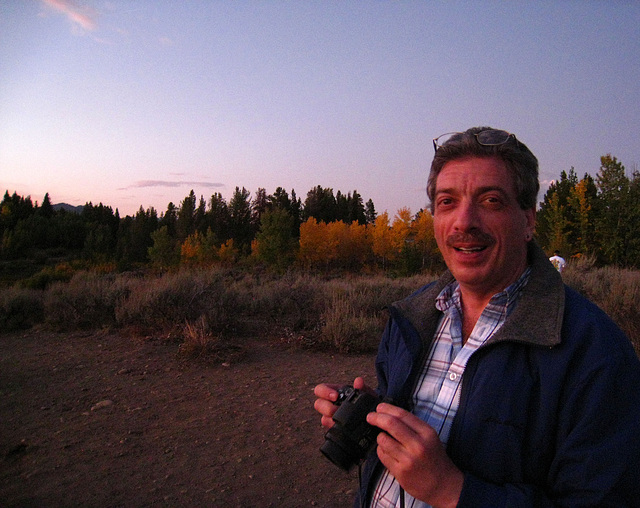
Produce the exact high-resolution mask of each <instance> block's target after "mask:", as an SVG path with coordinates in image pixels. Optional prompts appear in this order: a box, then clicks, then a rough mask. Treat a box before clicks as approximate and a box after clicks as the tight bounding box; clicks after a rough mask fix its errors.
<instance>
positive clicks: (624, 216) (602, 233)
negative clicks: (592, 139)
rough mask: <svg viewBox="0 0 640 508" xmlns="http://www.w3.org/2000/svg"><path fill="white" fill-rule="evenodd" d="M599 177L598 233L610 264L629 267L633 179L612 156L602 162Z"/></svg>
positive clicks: (609, 155) (604, 157) (606, 157)
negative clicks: (630, 207)
mask: <svg viewBox="0 0 640 508" xmlns="http://www.w3.org/2000/svg"><path fill="white" fill-rule="evenodd" d="M600 163H601V164H600V170H599V171H598V174H597V176H596V184H597V186H598V190H599V191H600V192H599V200H600V205H601V209H600V217H599V220H598V221H597V223H596V228H597V229H596V233H597V235H598V237H599V240H600V245H601V247H602V252H603V254H604V257H605V260H606V261H607V262H608V263H613V264H616V265H619V266H623V265H625V264H626V259H625V254H626V250H627V243H628V240H629V226H630V225H629V224H628V215H629V214H628V212H629V209H628V205H629V202H628V201H629V186H630V184H629V179H628V178H627V176H626V174H625V169H624V166H623V165H622V163H621V162H619V161H618V160H617V159H616V158H615V157H612V156H611V154H607V155H605V156H603V157H601V158H600Z"/></svg>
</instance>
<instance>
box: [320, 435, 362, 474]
mask: <svg viewBox="0 0 640 508" xmlns="http://www.w3.org/2000/svg"><path fill="white" fill-rule="evenodd" d="M320 451H321V452H322V453H323V454H324V456H325V457H327V458H328V459H329V460H330V461H331V462H333V463H334V464H335V465H336V466H338V467H339V468H340V469H344V470H345V471H349V470H350V469H351V467H352V466H353V465H354V464H355V463H356V462H357V460H358V458H357V457H355V458H354V457H353V455H351V454H350V453H348V452H347V451H346V450H345V449H344V448H342V446H340V445H339V444H338V443H336V442H335V441H332V440H331V439H326V440H325V442H324V444H323V445H322V447H321V448H320Z"/></svg>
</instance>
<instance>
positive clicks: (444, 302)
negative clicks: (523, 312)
mask: <svg viewBox="0 0 640 508" xmlns="http://www.w3.org/2000/svg"><path fill="white" fill-rule="evenodd" d="M530 274H531V267H530V266H527V268H526V269H525V271H524V272H522V274H521V275H520V277H518V279H517V280H516V281H515V282H514V283H512V284H510V285H509V286H507V287H506V288H505V289H504V290H503V291H500V292H499V293H496V294H495V295H493V296H492V297H491V300H489V305H495V306H506V307H507V308H510V307H512V305H513V303H514V302H515V301H516V300H517V299H518V296H520V293H521V292H522V289H523V288H524V287H525V286H526V285H527V282H529V275H530ZM435 305H436V308H437V309H438V310H439V311H441V312H446V311H447V310H448V309H450V308H451V306H452V305H455V306H456V307H457V308H458V309H461V304H460V284H459V283H458V281H457V280H453V281H451V282H450V283H449V284H447V285H446V286H445V287H444V288H443V289H442V291H440V293H439V294H438V296H437V298H436V302H435Z"/></svg>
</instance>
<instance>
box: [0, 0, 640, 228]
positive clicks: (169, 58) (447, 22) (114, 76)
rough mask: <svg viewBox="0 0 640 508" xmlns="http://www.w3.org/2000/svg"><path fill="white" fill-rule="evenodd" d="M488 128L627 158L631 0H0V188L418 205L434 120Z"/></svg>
mask: <svg viewBox="0 0 640 508" xmlns="http://www.w3.org/2000/svg"><path fill="white" fill-rule="evenodd" d="M476 125H490V126H493V127H497V128H502V129H505V130H508V131H510V132H513V133H515V134H516V136H517V137H518V139H520V140H521V141H523V142H524V143H526V144H527V145H528V146H529V148H530V149H531V150H532V151H533V152H534V153H535V154H536V155H537V157H538V159H539V161H540V172H541V173H540V179H541V184H542V187H543V190H542V191H541V193H540V195H539V200H541V199H542V197H543V192H544V190H545V189H546V187H547V186H548V183H549V181H550V180H553V179H557V178H558V176H559V174H560V172H561V171H562V170H569V169H570V168H571V167H574V168H575V170H576V173H577V174H578V177H582V176H583V175H584V173H585V172H588V173H590V174H591V175H592V176H594V177H595V175H596V173H597V171H598V169H599V167H600V156H602V155H605V154H607V153H611V154H612V155H614V156H615V157H617V158H618V160H619V161H621V162H622V163H623V164H624V165H625V166H626V168H627V171H628V174H629V175H631V172H632V170H634V169H638V163H639V162H640V2H638V1H616V0H599V1H596V0H593V1H590V0H578V1H567V0H555V1H480V0H479V1H444V0H438V1H435V0H433V1H426V0H425V1H388V2H387V1H373V0H371V1H369V0H359V1H355V0H353V1H349V0H339V1H332V0H327V1H314V0H309V1H303V0H297V1H296V0H291V1H278V0H273V1H267V0H260V1H242V0H238V1H231V0H227V1H163V0H154V1H142V0H137V1H136V0H129V1H120V0H75V1H72V0H3V1H1V2H0V191H1V192H2V193H3V194H4V191H5V190H8V191H9V192H10V193H13V192H14V191H15V192H17V193H18V194H19V195H22V196H27V195H30V196H31V199H32V200H33V201H34V202H35V201H38V202H39V203H41V202H42V199H43V197H44V194H45V193H46V192H48V193H49V194H50V197H51V200H52V202H53V203H59V202H66V203H69V204H72V205H82V204H84V203H85V202H89V201H90V202H92V203H93V204H98V203H100V202H101V203H103V204H105V205H109V206H111V207H113V208H114V210H115V209H116V208H117V209H118V210H119V212H120V215H121V216H124V215H131V214H134V213H135V212H136V211H137V210H138V209H139V208H140V206H142V207H143V208H145V209H147V208H149V207H154V208H156V210H157V211H158V213H159V214H160V213H163V212H164V211H165V210H166V207H167V204H168V203H169V202H173V203H174V204H176V205H179V204H180V203H181V201H182V200H183V199H184V197H185V196H187V195H188V194H189V191H190V190H191V189H193V190H194V191H195V193H196V195H197V197H198V198H199V197H200V196H203V197H204V198H205V200H207V201H208V200H209V199H210V197H211V195H212V194H213V193H216V192H220V193H221V194H222V195H223V196H224V197H225V199H227V201H228V200H230V198H231V196H232V194H233V191H234V189H235V187H236V186H239V187H240V188H242V187H245V188H246V189H247V190H249V191H250V192H251V195H252V197H253V196H254V194H255V192H256V190H257V189H258V188H260V187H262V188H265V189H266V191H267V193H269V194H271V193H273V192H274V191H275V189H276V187H278V186H280V187H284V188H285V189H286V190H287V191H288V192H291V189H295V191H296V193H297V195H298V197H300V198H302V200H303V201H304V198H305V197H306V193H307V192H308V191H309V190H310V189H311V188H313V187H315V186H317V185H321V186H322V187H331V188H333V189H334V192H337V191H338V190H340V191H342V192H343V193H347V192H352V191H353V190H354V189H356V190H357V191H358V192H359V193H360V194H361V195H362V197H363V198H364V200H365V201H366V200H368V199H369V198H371V199H373V201H374V203H375V205H376V210H377V211H378V213H380V212H383V211H385V210H387V211H388V212H389V214H390V215H391V216H393V215H394V214H395V212H396V211H397V210H398V209H399V208H401V207H409V208H410V209H411V211H412V212H414V213H415V212H417V211H418V210H419V209H420V208H424V207H426V206H427V198H426V192H425V185H426V178H427V174H428V170H429V165H430V163H431V159H432V157H433V146H432V142H431V140H432V138H434V137H436V136H438V135H439V134H442V133H445V132H450V131H459V130H464V129H466V128H468V127H472V126H476Z"/></svg>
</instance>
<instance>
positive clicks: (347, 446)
mask: <svg viewBox="0 0 640 508" xmlns="http://www.w3.org/2000/svg"><path fill="white" fill-rule="evenodd" d="M380 402H382V399H380V397H378V396H377V395H373V394H371V393H369V392H364V391H361V390H357V389H355V388H353V386H349V385H347V386H343V387H342V388H340V389H338V400H336V402H334V404H336V405H339V406H340V407H339V408H338V410H337V411H336V412H335V414H334V415H333V421H334V425H333V427H331V428H330V429H329V430H328V431H327V433H326V434H325V436H324V438H325V442H324V444H323V445H322V447H321V448H320V451H321V452H322V453H323V454H324V456H325V457H327V458H328V459H329V460H330V461H331V462H333V463H334V464H335V465H336V466H338V467H339V468H341V469H344V470H345V471H349V470H350V469H351V468H352V467H353V466H355V465H357V464H360V462H362V460H364V459H365V457H366V456H367V454H368V453H369V451H370V450H371V449H372V448H373V446H374V445H375V443H376V437H377V435H378V434H379V433H380V429H379V428H378V427H374V426H373V425H370V424H369V423H367V415H368V414H369V413H371V412H372V411H375V410H376V406H377V405H378V404H380Z"/></svg>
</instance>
